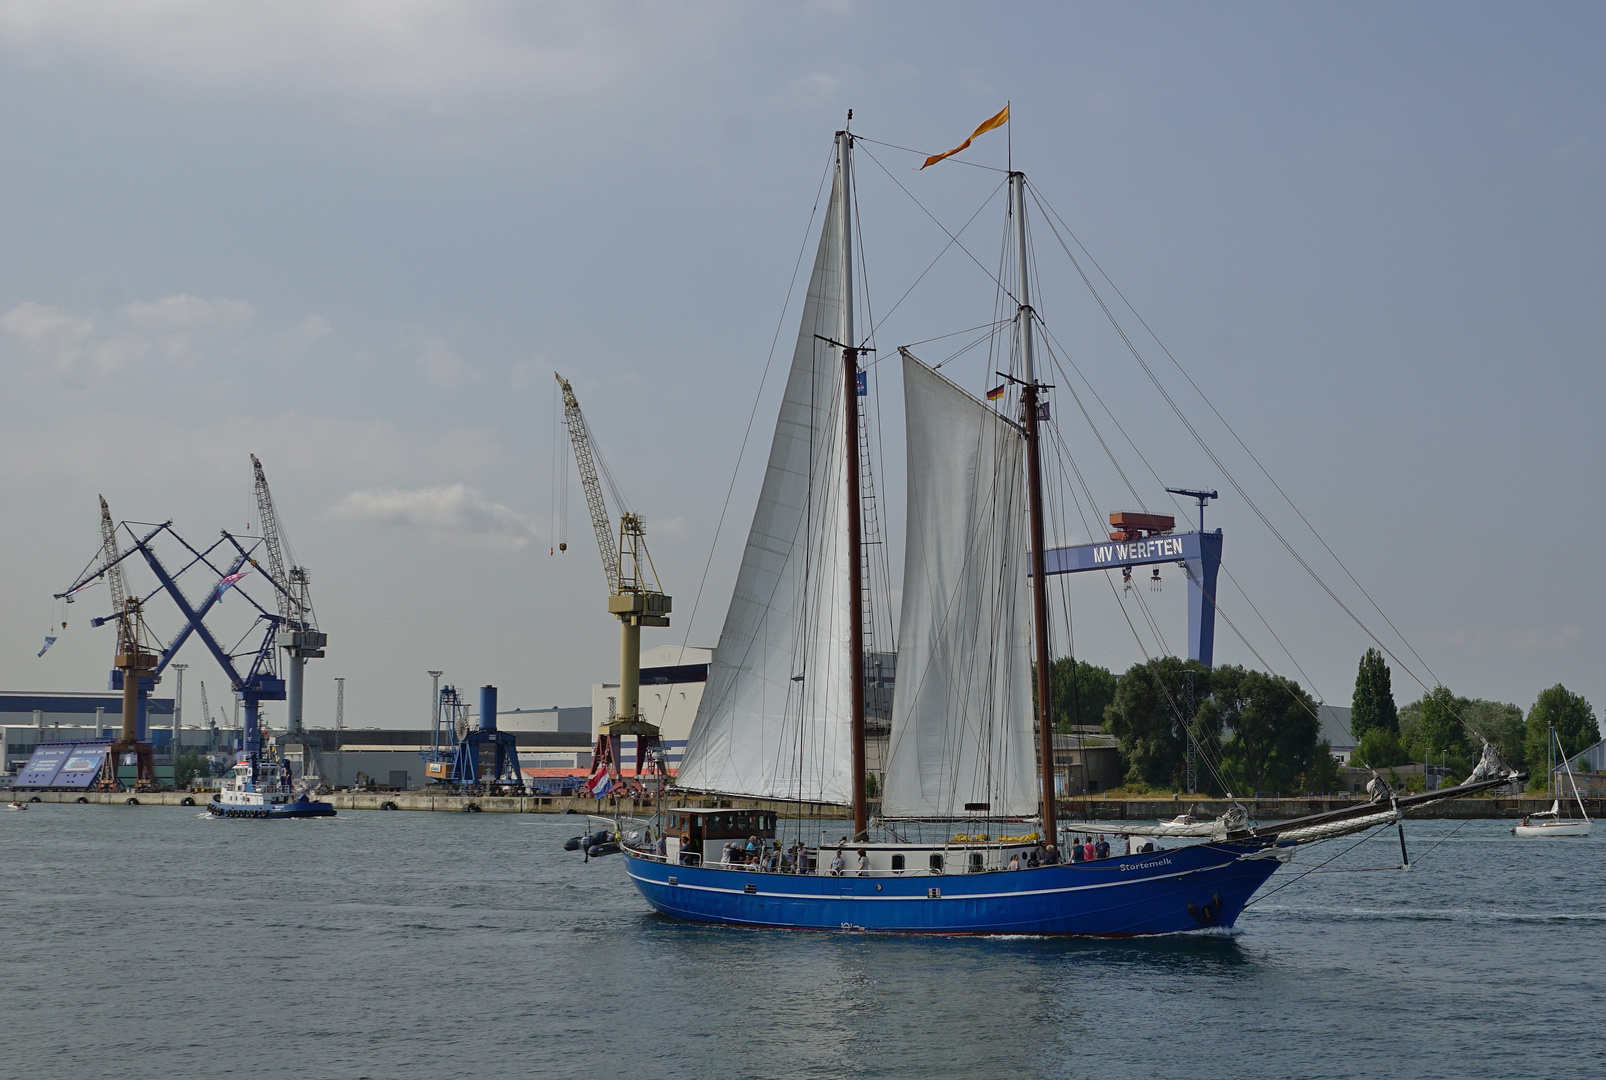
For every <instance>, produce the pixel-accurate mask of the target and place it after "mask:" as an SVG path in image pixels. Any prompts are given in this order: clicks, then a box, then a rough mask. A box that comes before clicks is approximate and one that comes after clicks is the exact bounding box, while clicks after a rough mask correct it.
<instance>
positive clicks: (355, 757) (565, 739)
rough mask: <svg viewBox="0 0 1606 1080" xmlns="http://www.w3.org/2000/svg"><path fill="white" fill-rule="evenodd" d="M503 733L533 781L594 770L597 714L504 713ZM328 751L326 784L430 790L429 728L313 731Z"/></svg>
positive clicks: (578, 709)
mask: <svg viewBox="0 0 1606 1080" xmlns="http://www.w3.org/2000/svg"><path fill="white" fill-rule="evenodd" d="M496 726H497V730H499V731H503V732H508V733H510V734H512V735H513V738H514V744H515V746H516V747H517V749H518V755H519V765H520V767H521V768H522V769H523V771H524V775H525V777H526V780H527V781H532V782H533V781H538V780H541V779H556V778H559V777H568V776H573V777H577V778H584V777H585V776H586V775H587V774H588V773H589V771H590V765H591V710H590V709H588V708H586V707H585V706H583V705H580V706H575V707H572V708H560V707H558V706H553V707H552V708H550V709H510V710H507V711H501V710H498V711H497V714H496ZM306 734H307V736H308V737H309V738H312V739H316V740H317V741H318V745H319V747H320V748H321V750H322V756H323V771H324V780H325V782H326V783H328V784H329V785H330V786H331V787H350V786H351V785H353V784H355V783H357V782H358V781H359V779H362V778H366V779H367V780H371V781H372V782H373V783H375V784H378V785H381V786H384V787H388V788H394V789H395V790H397V791H407V790H416V789H419V788H423V787H426V786H427V784H426V782H425V777H424V758H423V756H422V755H423V753H424V752H425V751H428V750H431V749H433V744H432V737H433V733H432V732H431V731H430V729H428V728H372V727H370V728H345V729H343V730H338V731H337V730H334V729H330V728H318V729H314V728H308V729H307V731H306Z"/></svg>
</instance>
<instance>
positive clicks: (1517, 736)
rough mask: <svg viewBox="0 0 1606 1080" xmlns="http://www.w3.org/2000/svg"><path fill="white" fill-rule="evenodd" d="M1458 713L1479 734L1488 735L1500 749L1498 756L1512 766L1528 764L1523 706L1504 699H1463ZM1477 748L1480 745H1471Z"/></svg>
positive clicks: (1523, 766) (1518, 766) (1496, 747)
mask: <svg viewBox="0 0 1606 1080" xmlns="http://www.w3.org/2000/svg"><path fill="white" fill-rule="evenodd" d="M1461 717H1462V719H1464V720H1465V721H1466V722H1467V727H1469V728H1471V729H1472V730H1473V731H1474V732H1476V733H1477V734H1478V735H1481V736H1482V737H1483V738H1485V739H1488V740H1489V742H1490V743H1492V744H1493V745H1494V748H1495V749H1496V750H1498V751H1499V752H1500V757H1501V759H1502V760H1504V761H1505V763H1506V764H1507V765H1509V766H1511V767H1512V768H1513V769H1525V768H1527V767H1528V764H1527V762H1528V754H1527V748H1526V747H1525V746H1524V745H1523V743H1524V741H1525V740H1526V739H1527V736H1528V728H1527V725H1526V724H1525V723H1524V721H1523V718H1522V709H1520V708H1519V707H1517V706H1516V705H1508V704H1506V703H1505V702H1503V701H1485V700H1484V699H1482V698H1475V699H1474V700H1472V701H1469V702H1467V703H1466V707H1465V708H1463V709H1462V710H1461ZM1472 749H1476V750H1479V751H1480V752H1481V747H1473V748H1472Z"/></svg>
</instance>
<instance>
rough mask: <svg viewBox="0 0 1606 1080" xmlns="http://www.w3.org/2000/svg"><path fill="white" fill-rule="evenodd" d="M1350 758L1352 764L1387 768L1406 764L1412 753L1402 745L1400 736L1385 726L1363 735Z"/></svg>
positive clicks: (1372, 767)
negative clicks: (1406, 750) (1407, 751)
mask: <svg viewBox="0 0 1606 1080" xmlns="http://www.w3.org/2000/svg"><path fill="white" fill-rule="evenodd" d="M1349 759H1350V763H1351V764H1353V765H1359V766H1361V767H1363V768H1371V769H1387V768H1391V767H1393V766H1395V765H1404V764H1406V763H1407V762H1409V761H1410V760H1411V755H1410V754H1408V753H1406V752H1405V748H1404V747H1403V746H1401V745H1400V739H1399V736H1397V735H1395V734H1393V733H1392V732H1390V731H1388V730H1386V729H1384V728H1373V729H1372V730H1371V731H1368V732H1367V733H1366V734H1365V735H1362V736H1361V741H1360V742H1359V743H1357V744H1356V746H1355V749H1354V750H1353V751H1352V752H1351V753H1350V757H1349Z"/></svg>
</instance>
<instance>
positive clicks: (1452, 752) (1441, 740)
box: [1350, 649, 1600, 788]
mask: <svg viewBox="0 0 1606 1080" xmlns="http://www.w3.org/2000/svg"><path fill="white" fill-rule="evenodd" d="M1390 683H1391V673H1390V671H1389V666H1388V664H1387V663H1386V662H1385V661H1384V658H1383V654H1382V653H1381V652H1379V651H1378V650H1376V649H1367V650H1366V653H1365V654H1364V655H1363V656H1362V657H1361V662H1360V667H1359V669H1358V670H1357V672H1356V675H1355V695H1354V697H1353V699H1352V701H1351V711H1350V733H1351V734H1352V735H1354V736H1355V740H1356V746H1355V752H1354V753H1353V754H1352V755H1351V757H1350V760H1351V762H1352V763H1353V764H1356V765H1367V766H1372V767H1374V768H1384V767H1387V766H1390V765H1403V764H1405V763H1406V762H1410V761H1426V762H1430V763H1434V764H1437V763H1440V762H1443V763H1447V764H1448V765H1449V767H1450V773H1451V775H1453V776H1465V775H1466V774H1468V773H1470V772H1471V771H1472V767H1473V765H1474V764H1476V762H1477V760H1478V757H1479V756H1480V755H1481V754H1482V752H1483V744H1482V742H1481V739H1488V740H1489V742H1490V743H1492V744H1493V745H1494V747H1495V749H1496V750H1498V751H1499V752H1500V756H1501V757H1502V758H1504V759H1505V761H1506V764H1508V765H1511V766H1513V767H1515V768H1518V769H1526V770H1528V772H1529V773H1530V775H1531V779H1530V783H1531V785H1532V786H1533V787H1536V788H1542V787H1544V786H1545V784H1546V783H1547V779H1548V778H1547V777H1546V775H1545V769H1546V765H1547V763H1548V761H1549V755H1548V753H1547V747H1548V745H1549V740H1550V727H1551V725H1552V724H1554V725H1555V728H1556V734H1557V736H1558V738H1559V740H1560V742H1561V746H1562V751H1563V754H1564V755H1565V756H1566V757H1571V756H1572V755H1574V754H1576V753H1578V752H1579V751H1580V750H1584V749H1587V748H1588V747H1590V746H1592V745H1594V744H1595V743H1597V742H1599V741H1600V725H1599V723H1598V722H1597V720H1596V717H1595V710H1594V707H1593V706H1591V705H1590V704H1589V702H1588V701H1587V700H1585V698H1584V697H1583V695H1581V694H1575V693H1573V692H1572V691H1571V690H1568V689H1567V688H1566V687H1565V686H1563V685H1562V684H1560V683H1557V684H1556V685H1555V686H1552V687H1550V688H1549V689H1548V690H1542V691H1540V693H1539V696H1538V697H1537V698H1535V699H1534V703H1533V704H1532V705H1531V706H1529V708H1528V711H1527V714H1526V716H1524V713H1523V710H1522V709H1521V707H1519V706H1517V705H1514V704H1510V703H1508V702H1503V701H1488V700H1486V699H1484V698H1467V697H1461V696H1459V695H1457V694H1455V693H1453V692H1451V690H1450V688H1449V687H1446V686H1435V687H1434V688H1433V689H1431V690H1429V691H1427V692H1426V693H1424V694H1423V695H1422V696H1421V697H1420V698H1418V699H1417V700H1416V701H1413V702H1411V703H1410V704H1409V705H1405V706H1402V707H1400V708H1398V709H1396V707H1395V704H1394V694H1393V690H1392V687H1391V685H1390ZM1480 737H1481V738H1480Z"/></svg>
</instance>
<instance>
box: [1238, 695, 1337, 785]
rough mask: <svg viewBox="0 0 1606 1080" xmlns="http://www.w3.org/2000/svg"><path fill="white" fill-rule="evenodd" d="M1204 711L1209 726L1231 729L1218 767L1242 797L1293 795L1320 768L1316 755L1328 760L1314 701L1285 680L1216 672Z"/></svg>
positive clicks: (1328, 752) (1329, 752)
mask: <svg viewBox="0 0 1606 1080" xmlns="http://www.w3.org/2000/svg"><path fill="white" fill-rule="evenodd" d="M1207 710H1208V712H1209V714H1210V722H1211V724H1212V725H1213V726H1220V727H1227V728H1231V729H1232V738H1231V739H1229V740H1228V741H1227V742H1226V743H1225V744H1224V745H1223V747H1222V762H1223V766H1224V771H1225V772H1226V775H1227V779H1228V780H1229V782H1231V783H1232V784H1234V785H1240V784H1241V785H1242V790H1244V791H1245V792H1255V791H1293V790H1296V789H1297V788H1299V787H1301V786H1303V783H1302V782H1303V781H1304V780H1305V779H1306V777H1307V774H1311V773H1313V772H1314V771H1316V767H1317V766H1319V765H1320V762H1319V761H1318V759H1317V754H1318V752H1321V753H1324V754H1326V755H1328V756H1330V755H1331V750H1330V749H1329V750H1327V751H1321V750H1320V747H1321V743H1320V741H1319V740H1320V737H1321V727H1322V725H1321V720H1320V719H1319V718H1318V713H1317V711H1316V702H1315V701H1314V700H1313V699H1312V698H1311V696H1310V695H1309V694H1307V693H1305V691H1304V690H1302V689H1300V686H1299V684H1298V683H1296V682H1294V681H1292V680H1290V679H1283V678H1279V677H1278V676H1276V675H1268V674H1266V673H1265V672H1263V671H1246V670H1245V669H1243V668H1241V667H1235V666H1230V665H1229V666H1224V667H1219V668H1217V669H1216V670H1215V671H1214V672H1212V673H1211V677H1210V701H1209V703H1208V706H1207ZM1324 778H1325V777H1324Z"/></svg>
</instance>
